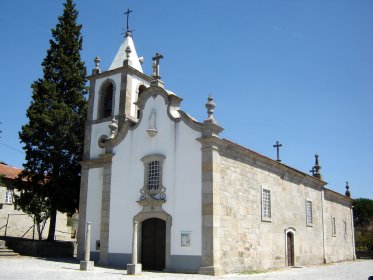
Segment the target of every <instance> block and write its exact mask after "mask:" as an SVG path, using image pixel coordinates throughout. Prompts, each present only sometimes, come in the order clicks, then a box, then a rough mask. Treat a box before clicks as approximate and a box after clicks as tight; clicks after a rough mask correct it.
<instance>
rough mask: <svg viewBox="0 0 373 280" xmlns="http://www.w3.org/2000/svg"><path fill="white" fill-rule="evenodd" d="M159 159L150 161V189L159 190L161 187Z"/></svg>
mask: <svg viewBox="0 0 373 280" xmlns="http://www.w3.org/2000/svg"><path fill="white" fill-rule="evenodd" d="M159 167H160V164H159V161H152V162H149V163H148V188H149V190H157V189H158V188H159V175H160V170H159Z"/></svg>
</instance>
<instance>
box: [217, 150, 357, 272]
mask: <svg viewBox="0 0 373 280" xmlns="http://www.w3.org/2000/svg"><path fill="white" fill-rule="evenodd" d="M219 153H220V185H219V188H218V190H219V195H220V204H219V206H218V207H219V208H218V209H217V210H216V211H214V212H215V216H216V217H215V218H214V221H216V226H218V227H220V228H219V231H218V234H219V236H218V240H219V242H220V244H219V246H218V247H217V251H218V252H217V255H218V258H217V262H219V264H217V263H215V264H214V265H215V266H220V267H221V269H222V270H223V272H224V273H230V272H241V271H249V270H265V269H270V268H282V267H285V266H287V265H288V262H287V247H286V233H287V232H289V231H291V232H292V234H293V235H294V265H295V266H304V265H311V264H320V263H323V262H324V254H327V258H326V259H327V261H328V262H330V261H340V260H346V259H351V258H350V256H351V252H352V251H353V250H352V244H351V242H350V243H349V242H346V241H345V240H344V239H343V240H341V241H337V239H336V240H335V241H334V242H330V238H329V239H327V241H328V242H330V244H328V245H327V246H326V247H325V249H324V245H323V244H324V233H323V207H325V206H323V192H324V187H323V186H324V184H325V183H324V182H322V181H320V180H317V179H314V178H313V177H311V176H308V175H306V174H303V173H300V172H296V171H294V169H291V168H289V167H287V166H286V165H283V164H281V163H278V162H275V161H271V160H269V159H266V158H264V157H263V158H261V157H258V156H257V154H255V153H251V152H245V151H244V150H241V149H240V148H236V147H230V146H229V145H228V146H225V147H221V148H220V149H219ZM262 189H267V190H270V193H271V218H270V219H262ZM306 201H310V202H311V203H312V223H307V220H306ZM324 204H327V206H326V208H327V214H326V216H325V214H324V220H325V217H327V216H328V215H329V214H328V213H329V212H330V211H337V212H339V213H344V214H343V215H344V217H345V218H344V219H345V220H346V221H347V222H350V221H351V218H350V216H349V215H348V211H349V208H348V207H346V206H345V205H341V204H340V201H339V200H336V201H334V202H326V203H324ZM329 209H334V210H329ZM337 209H338V210H337ZM341 223H342V222H341ZM338 227H342V224H339V225H338ZM350 227H351V225H350ZM326 231H328V229H326ZM349 234H351V232H349ZM349 236H350V235H349ZM350 240H351V239H350ZM336 242H340V243H336ZM343 242H344V243H343ZM342 243H343V244H344V245H345V246H342V247H341V244H342ZM346 252H350V253H346ZM346 254H347V255H346Z"/></svg>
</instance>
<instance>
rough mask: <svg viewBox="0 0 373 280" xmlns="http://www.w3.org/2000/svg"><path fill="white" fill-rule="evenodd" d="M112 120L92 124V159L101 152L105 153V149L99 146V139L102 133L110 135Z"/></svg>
mask: <svg viewBox="0 0 373 280" xmlns="http://www.w3.org/2000/svg"><path fill="white" fill-rule="evenodd" d="M110 122H111V121H106V122H100V123H96V124H92V131H91V143H90V145H91V146H90V157H91V158H92V159H94V158H97V157H98V156H99V155H100V154H102V153H103V151H104V149H103V148H100V147H99V146H98V139H99V138H100V137H101V136H102V135H107V136H109V135H110V129H109V124H110Z"/></svg>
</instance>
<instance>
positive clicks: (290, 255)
mask: <svg viewBox="0 0 373 280" xmlns="http://www.w3.org/2000/svg"><path fill="white" fill-rule="evenodd" d="M286 245H287V248H286V249H287V250H286V251H287V265H288V266H294V234H293V233H292V232H288V233H287V234H286Z"/></svg>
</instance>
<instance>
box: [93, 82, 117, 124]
mask: <svg viewBox="0 0 373 280" xmlns="http://www.w3.org/2000/svg"><path fill="white" fill-rule="evenodd" d="M114 92H115V84H114V82H113V81H112V80H106V81H105V82H104V83H103V84H102V86H101V89H100V93H99V104H98V105H99V106H98V114H97V118H98V119H104V118H107V117H111V116H113V115H114Z"/></svg>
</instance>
